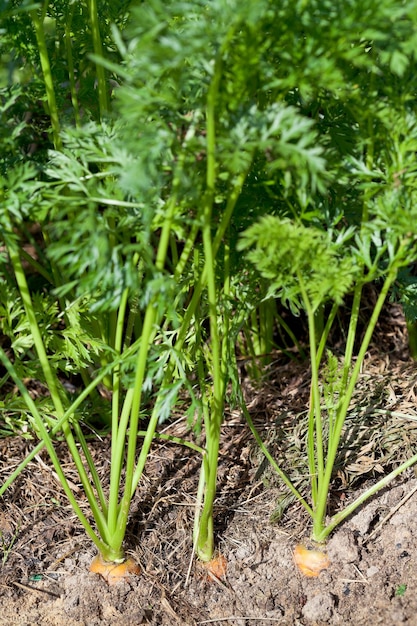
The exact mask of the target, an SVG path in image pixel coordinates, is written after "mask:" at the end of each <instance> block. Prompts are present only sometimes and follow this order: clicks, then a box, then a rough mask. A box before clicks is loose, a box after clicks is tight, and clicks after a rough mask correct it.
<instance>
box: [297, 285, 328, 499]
mask: <svg viewBox="0 0 417 626" xmlns="http://www.w3.org/2000/svg"><path fill="white" fill-rule="evenodd" d="M298 280H299V285H300V291H301V296H302V299H303V303H304V308H305V310H306V312H307V319H308V336H309V342H310V365H311V392H310V412H309V423H308V464H309V470H310V480H311V496H312V501H313V510H315V508H316V505H317V497H318V494H319V492H320V488H321V482H322V480H323V475H324V448H323V423H322V417H321V407H320V383H319V361H318V358H317V336H316V322H315V310H314V309H313V306H312V305H311V302H310V299H309V297H308V294H307V290H306V288H305V285H304V279H303V277H302V276H301V274H299V275H298Z"/></svg>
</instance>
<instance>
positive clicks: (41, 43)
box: [30, 9, 62, 150]
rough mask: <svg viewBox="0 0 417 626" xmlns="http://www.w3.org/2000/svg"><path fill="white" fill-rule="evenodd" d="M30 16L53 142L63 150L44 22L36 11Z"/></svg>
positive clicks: (56, 148) (31, 12) (57, 148)
mask: <svg viewBox="0 0 417 626" xmlns="http://www.w3.org/2000/svg"><path fill="white" fill-rule="evenodd" d="M30 16H31V18H32V22H33V25H34V28H35V34H36V41H37V44H38V50H39V58H40V62H41V68H42V74H43V80H44V83H45V91H46V99H47V102H48V108H49V117H50V120H51V128H52V137H53V142H54V146H55V150H62V140H61V127H60V124H59V115H58V107H57V105H56V98H55V89H54V82H53V80H52V72H51V65H50V62H49V56H48V49H47V46H46V40H45V33H44V29H43V21H42V20H41V19H40V17H39V15H38V12H37V10H36V9H34V10H33V11H30Z"/></svg>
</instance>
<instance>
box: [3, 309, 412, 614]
mask: <svg viewBox="0 0 417 626" xmlns="http://www.w3.org/2000/svg"><path fill="white" fill-rule="evenodd" d="M406 340H407V338H406V333H405V325H404V322H403V321H402V319H401V317H400V315H399V313H398V309H396V308H395V307H394V308H391V309H390V313H389V315H388V318H387V316H386V315H385V317H384V319H383V320H382V322H381V325H380V328H379V334H377V337H376V342H375V344H374V346H373V347H372V349H371V350H370V352H369V358H368V359H367V361H366V367H365V368H364V371H363V372H362V375H361V378H360V384H359V385H358V392H357V396H356V398H355V402H354V406H353V407H352V420H354V419H355V415H356V414H357V412H358V407H362V408H361V411H362V419H361V420H357V421H356V422H355V423H357V424H358V428H356V429H353V431H352V432H354V433H356V434H355V438H353V437H352V436H351V435H350V436H349V437H348V438H347V440H348V441H349V442H350V443H349V446H348V449H349V454H351V460H350V461H349V462H348V463H347V464H346V465H345V471H344V472H343V473H340V474H339V475H338V476H337V478H336V479H335V482H334V488H333V490H332V498H331V501H330V503H329V506H330V507H332V509H333V510H337V509H338V508H339V507H341V506H345V505H346V504H347V503H348V502H349V501H350V500H352V499H354V498H355V497H356V496H357V495H358V492H360V491H361V490H363V489H364V488H365V487H366V486H369V484H371V483H372V481H373V480H374V478H377V477H378V476H380V472H381V469H382V465H383V466H384V469H385V471H386V470H387V469H390V468H391V467H392V463H393V462H399V461H401V460H402V458H403V457H405V456H407V454H409V453H410V451H411V450H412V449H413V448H415V445H416V442H417V421H414V420H413V419H412V417H413V416H414V415H415V414H416V409H415V394H416V391H415V385H416V381H417V366H416V365H415V363H414V362H413V361H411V360H410V359H409V358H408V356H407V344H406ZM377 346H378V349H377ZM307 368H308V367H307V365H305V364H303V363H299V362H298V363H297V362H289V363H288V362H285V361H284V360H283V359H282V358H281V356H280V355H277V356H276V359H275V360H274V362H273V364H272V365H271V366H270V372H269V381H268V384H266V385H265V386H264V387H263V388H262V389H258V390H254V389H251V388H250V387H249V385H246V393H247V395H251V399H250V401H249V407H250V410H251V414H252V417H253V419H254V420H255V421H256V425H257V427H258V428H259V429H260V431H261V432H262V435H263V437H264V439H265V440H266V441H267V442H268V447H269V449H270V450H271V451H272V452H274V454H276V455H279V454H281V453H282V450H283V448H282V446H283V445H284V444H285V445H286V446H287V448H286V450H287V454H288V455H289V458H290V460H291V463H294V464H297V463H298V460H297V457H296V452H295V450H296V445H295V444H294V445H293V444H291V445H290V443H291V441H293V440H294V437H295V440H296V439H297V437H299V436H302V432H303V425H302V422H303V417H302V415H303V406H304V405H305V404H306V403H307V401H308V381H309V376H308V371H307ZM248 400H249V398H248ZM355 410H356V413H355ZM378 411H385V413H381V412H378ZM400 415H404V416H405V415H408V418H407V419H405V418H402V417H400ZM283 416H285V419H284V417H283ZM297 416H298V417H297ZM416 419H417V417H416ZM348 428H349V427H348ZM363 428H366V432H367V438H366V439H365V438H363V437H362V436H361V435H362V430H363ZM169 430H170V432H172V433H174V434H176V435H179V436H180V435H182V434H184V432H185V430H186V424H185V420H181V419H178V420H177V421H176V422H175V423H172V424H170V426H169ZM283 432H284V433H285V435H286V436H285V438H284V439H283V438H282V433H283ZM277 433H280V437H279V438H277V436H276V435H277ZM291 438H293V439H291ZM283 441H284V444H283V443H282V442H283ZM285 442H286V443H285ZM289 442H290V443H289ZM0 445H1V455H2V458H3V459H4V462H3V473H4V475H6V474H8V473H9V472H10V470H11V469H12V468H13V467H14V466H15V464H17V463H18V461H19V460H20V459H22V458H23V457H24V455H25V453H26V452H27V451H28V450H29V449H30V445H31V444H30V442H28V441H25V440H22V439H20V438H6V439H3V440H2V441H1V443H0ZM92 450H93V454H94V456H95V458H96V459H97V460H98V459H100V460H101V471H102V472H107V471H108V470H109V465H108V459H109V438H102V439H101V440H100V439H99V438H97V439H96V440H95V441H94V443H92ZM390 452H391V454H390ZM64 454H65V449H64V448H62V451H61V458H63V459H64V460H65V457H64ZM394 457H395V461H394V460H393V459H394ZM49 465H50V464H49V462H48V459H47V457H46V456H45V457H44V456H42V455H41V456H40V457H39V459H36V460H34V461H33V462H32V463H31V464H30V465H29V467H28V468H27V470H26V472H25V473H24V474H23V475H22V476H21V477H20V478H19V479H18V481H17V482H16V483H14V485H13V486H12V488H11V489H10V490H9V491H8V492H7V493H6V495H5V496H4V498H3V502H2V510H1V516H0V529H1V536H2V543H3V546H2V547H3V557H2V559H3V565H2V573H1V587H0V624H25V625H26V626H29V625H30V626H32V625H33V626H35V625H36V626H41V625H42V626H44V625H45V626H46V625H51V626H52V625H54V626H60V625H61V624H65V625H66V626H81V625H86V626H95V625H101V624H117V625H118V626H123V625H126V626H127V625H129V626H130V625H132V624H135V625H136V624H137V625H139V624H149V625H154V626H165V625H167V626H168V625H169V626H172V625H173V624H181V625H183V624H184V625H185V624H187V625H190V626H191V625H193V626H194V625H195V626H196V625H199V624H214V625H219V626H223V625H226V626H227V625H230V626H243V625H245V626H246V625H247V626H251V625H252V624H260V625H262V626H265V625H266V626H272V625H275V624H288V625H290V624H294V625H295V624H300V625H301V624H303V625H306V626H307V625H310V624H352V625H353V624H354V625H355V626H360V625H361V624H368V623H369V620H370V619H372V622H373V623H375V624H394V623H395V624H403V623H404V624H407V623H409V624H411V623H413V620H414V616H415V614H416V612H417V593H416V582H415V576H414V575H413V574H414V572H415V571H416V567H417V556H416V555H417V496H416V495H415V493H416V492H417V479H416V477H415V473H414V471H413V469H411V470H408V472H407V473H406V474H405V475H403V476H402V477H400V478H399V479H397V481H396V482H395V483H394V484H393V485H392V486H391V488H388V489H385V490H384V491H382V492H380V493H379V494H378V495H377V496H376V497H374V498H373V499H372V500H370V501H369V502H368V503H366V504H365V505H364V506H363V507H362V508H361V509H360V510H359V511H358V512H357V513H356V514H355V515H353V516H352V517H351V518H350V519H349V520H348V521H347V522H345V523H344V524H343V525H342V526H340V527H339V528H338V529H337V530H336V531H335V532H334V533H333V534H332V536H331V539H330V541H329V544H328V553H329V557H330V560H331V565H330V567H329V569H328V570H327V571H325V572H322V573H321V574H320V576H319V577H318V578H315V579H313V578H304V577H303V576H302V575H301V574H300V573H299V572H298V571H297V570H296V568H295V565H294V563H293V560H292V550H293V548H294V546H295V544H296V543H297V542H298V541H299V540H300V538H302V537H307V536H308V534H309V520H308V519H307V517H306V515H305V514H304V512H303V509H302V508H301V507H300V506H299V505H297V504H290V505H289V506H288V508H286V509H285V510H284V512H283V515H282V517H281V519H280V520H279V521H276V522H274V523H273V522H271V519H273V518H274V517H276V512H277V506H278V503H279V502H280V498H281V496H282V490H281V487H280V482H279V481H278V480H277V479H276V478H275V477H274V475H273V473H272V471H271V470H270V469H269V468H268V466H267V465H265V463H263V461H262V457H261V455H260V454H259V452H258V450H257V448H256V446H255V444H254V442H253V440H252V437H251V434H250V432H249V429H248V428H247V426H246V425H245V423H244V420H243V418H242V417H241V415H240V414H239V413H238V412H233V411H231V412H230V413H229V414H228V415H227V416H226V419H225V423H224V427H223V437H222V447H221V454H220V467H219V488H218V498H217V505H216V511H215V524H216V533H217V548H218V550H219V551H220V552H221V554H223V555H224V556H225V557H226V558H227V561H228V571H227V575H226V577H225V578H224V579H222V580H219V581H216V580H214V581H213V580H211V579H210V578H207V574H206V573H205V571H204V570H203V569H202V568H201V566H199V565H198V563H196V560H195V559H194V558H193V549H192V539H191V538H192V525H193V507H194V503H195V493H196V488H197V480H198V459H197V458H196V457H195V455H193V454H192V452H191V451H190V450H188V449H185V450H184V449H183V448H181V447H178V446H173V445H171V444H167V443H166V442H163V443H162V442H159V443H155V444H154V447H153V451H152V455H151V457H150V458H149V462H148V465H147V468H146V472H145V476H144V479H143V480H142V481H141V485H140V488H139V490H138V493H137V495H136V497H135V500H134V503H133V507H132V514H131V519H130V524H129V535H128V538H127V546H128V552H129V553H130V555H131V556H133V557H134V558H135V559H136V561H137V562H138V563H139V565H140V567H141V570H142V572H141V575H140V576H139V577H132V578H131V579H130V580H129V581H128V582H125V583H121V584H119V585H117V586H114V587H109V586H108V585H107V584H106V583H105V582H104V581H103V580H102V579H101V578H100V577H98V576H96V575H94V574H91V573H89V572H88V566H89V563H90V562H91V559H92V557H93V556H94V548H93V547H92V545H91V543H90V542H89V540H88V539H87V538H86V537H85V534H84V532H83V530H82V528H81V527H80V525H79V523H78V522H77V519H76V518H75V516H74V515H73V514H72V512H71V509H70V507H68V506H67V504H66V501H65V496H64V494H63V493H62V491H61V489H60V487H59V484H58V483H57V482H56V481H55V479H54V476H53V474H52V472H51V471H50V469H49ZM64 465H65V468H66V472H67V475H68V476H69V477H70V478H71V475H72V471H73V470H72V467H71V463H70V461H69V460H68V463H64ZM74 479H75V472H74ZM85 510H86V512H87V511H88V508H87V507H86V509H85Z"/></svg>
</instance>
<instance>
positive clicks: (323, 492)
mask: <svg viewBox="0 0 417 626" xmlns="http://www.w3.org/2000/svg"><path fill="white" fill-rule="evenodd" d="M398 258H400V253H399V255H398ZM397 271H398V265H397V263H393V265H392V267H391V269H390V270H389V272H388V275H387V277H386V279H385V281H384V285H383V287H382V289H381V292H380V294H379V296H378V299H377V302H376V304H375V308H374V310H373V312H372V315H371V319H370V320H369V323H368V327H367V329H366V332H365V335H364V338H363V340H362V344H361V347H360V350H359V353H358V356H357V359H356V363H355V366H354V368H353V371H352V375H351V377H350V380H349V383H348V385H347V388H346V391H345V394H344V397H343V398H342V402H341V404H340V407H339V408H338V411H337V416H336V422H335V425H334V430H333V433H332V439H331V440H329V446H328V453H327V459H326V469H325V474H324V477H323V480H322V483H321V485H320V491H319V493H318V502H317V508H316V510H315V511H314V518H313V533H312V538H313V539H314V540H317V541H318V540H319V538H320V537H321V536H322V533H323V528H324V520H325V516H326V508H327V499H328V494H329V488H330V481H331V478H332V474H333V467H334V463H335V460H336V456H337V451H338V448H339V442H340V437H341V434H342V429H343V426H344V423H345V419H346V415H347V412H348V409H349V405H350V402H351V399H352V396H353V392H354V389H355V385H356V382H357V380H358V377H359V374H360V371H361V368H362V364H363V360H364V358H365V354H366V351H367V350H368V347H369V343H370V341H371V339H372V335H373V332H374V329H375V326H376V323H377V321H378V319H379V316H380V313H381V310H382V307H383V304H384V302H385V300H386V297H387V295H388V292H389V290H390V288H391V286H392V284H393V283H394V281H395V278H396V276H397Z"/></svg>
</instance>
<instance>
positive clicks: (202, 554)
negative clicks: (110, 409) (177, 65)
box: [196, 58, 223, 561]
mask: <svg viewBox="0 0 417 626" xmlns="http://www.w3.org/2000/svg"><path fill="white" fill-rule="evenodd" d="M220 77H221V59H220V58H218V60H217V62H216V64H215V69H214V76H213V79H212V83H211V85H210V88H209V91H208V94H207V110H206V133H207V134H206V146H207V170H206V172H207V174H206V185H207V188H206V193H205V197H204V203H203V228H202V235H203V248H204V256H205V264H204V266H205V271H206V276H207V294H208V304H209V322H210V339H211V344H210V347H211V359H212V368H213V370H212V377H213V397H212V399H211V402H210V407H209V409H210V410H209V411H208V412H207V417H208V419H207V420H206V423H205V430H206V446H207V451H208V452H207V457H206V469H207V471H206V472H205V483H206V489H205V494H204V504H203V509H202V512H201V516H200V523H199V536H198V541H197V546H196V550H197V555H198V557H199V558H200V559H201V560H203V561H209V560H210V559H211V558H212V556H213V552H214V537H213V503H214V499H215V495H216V482H217V464H218V455H219V443H220V425H221V422H222V419H223V375H222V368H221V362H220V361H221V343H220V335H219V327H218V318H217V316H218V310H217V306H218V294H217V286H216V269H215V255H214V251H213V241H212V235H211V216H212V209H213V202H214V193H215V185H216V175H217V173H216V167H217V166H216V119H215V117H216V102H217V94H218V89H219V84H220Z"/></svg>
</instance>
